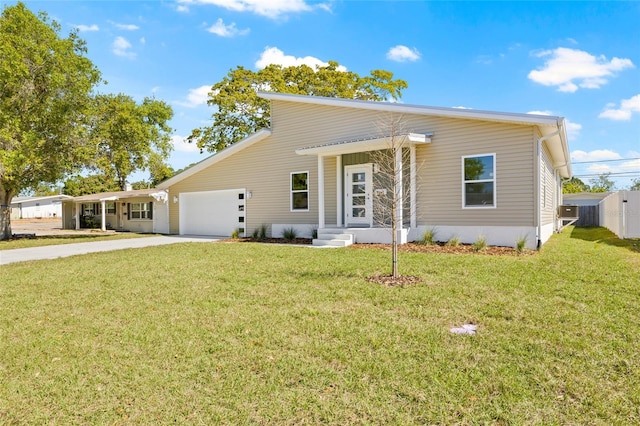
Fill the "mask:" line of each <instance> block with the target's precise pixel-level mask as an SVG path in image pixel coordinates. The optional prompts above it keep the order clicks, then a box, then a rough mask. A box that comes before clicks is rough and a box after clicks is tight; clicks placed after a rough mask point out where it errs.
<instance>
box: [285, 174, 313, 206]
mask: <svg viewBox="0 0 640 426" xmlns="http://www.w3.org/2000/svg"><path fill="white" fill-rule="evenodd" d="M289 181H290V184H291V211H292V212H295V211H309V172H293V173H291V177H290V179H289Z"/></svg>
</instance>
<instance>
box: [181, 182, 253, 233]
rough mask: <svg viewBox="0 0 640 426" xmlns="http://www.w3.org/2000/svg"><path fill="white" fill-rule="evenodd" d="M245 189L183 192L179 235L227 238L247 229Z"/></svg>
mask: <svg viewBox="0 0 640 426" xmlns="http://www.w3.org/2000/svg"><path fill="white" fill-rule="evenodd" d="M244 193H245V190H244V189H231V190H224V191H205V192H183V193H181V194H180V200H179V203H180V208H179V210H180V235H213V236H219V237H228V236H230V235H231V233H232V232H233V230H234V229H237V228H244V217H245V199H244V198H245V197H244Z"/></svg>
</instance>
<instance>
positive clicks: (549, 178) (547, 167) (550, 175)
mask: <svg viewBox="0 0 640 426" xmlns="http://www.w3.org/2000/svg"><path fill="white" fill-rule="evenodd" d="M555 196H556V181H555V176H554V172H553V166H552V164H551V159H550V154H549V151H548V149H547V147H546V144H545V145H544V146H543V149H542V158H541V161H540V213H541V216H542V220H541V224H542V225H547V224H549V223H552V222H553V221H554V219H555V217H556V210H555V203H554V198H555Z"/></svg>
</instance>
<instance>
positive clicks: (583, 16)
mask: <svg viewBox="0 0 640 426" xmlns="http://www.w3.org/2000/svg"><path fill="white" fill-rule="evenodd" d="M0 3H2V4H14V3H15V2H7V1H5V0H0ZM25 3H26V4H27V6H28V7H29V8H30V9H31V10H32V11H34V12H35V11H45V12H47V13H48V14H49V15H50V16H51V17H52V18H54V19H56V20H57V21H58V22H59V23H60V24H61V25H62V27H63V34H67V33H68V32H69V31H70V30H71V29H73V28H78V29H79V31H80V35H81V37H82V38H83V39H84V40H85V41H86V42H87V47H88V49H89V52H88V57H89V58H90V59H91V60H92V61H93V62H94V63H95V64H96V65H97V67H98V68H99V69H100V71H101V72H102V75H103V78H104V79H105V80H107V81H108V84H107V85H106V86H104V87H102V88H101V89H100V90H101V91H102V92H109V93H119V92H122V93H125V94H128V95H131V96H133V97H134V98H136V99H138V100H141V99H143V98H144V97H145V96H155V97H156V98H157V99H161V100H164V101H166V102H168V103H170V104H171V105H172V107H173V109H174V112H175V117H174V119H173V121H172V127H173V128H174V129H175V133H174V145H175V150H174V152H173V154H172V156H171V159H170V164H171V165H172V167H174V168H176V169H178V168H182V167H185V166H186V165H188V164H190V163H192V162H196V161H200V160H202V159H203V158H205V157H206V156H207V155H208V154H200V153H199V152H198V150H197V149H196V148H195V147H194V146H192V145H189V144H186V143H184V142H183V139H184V138H185V137H186V136H188V135H189V134H190V132H191V130H192V129H193V128H196V127H200V126H202V125H206V124H207V123H209V120H210V117H211V114H212V112H213V109H212V107H208V106H207V105H206V94H207V92H208V88H209V87H210V86H211V85H212V84H214V83H216V82H218V81H220V80H221V79H222V78H223V77H224V76H225V75H226V74H227V72H228V71H229V70H230V69H233V68H235V67H236V66H238V65H242V66H244V67H245V68H249V69H254V70H257V69H259V68H261V67H263V66H264V65H265V64H268V63H281V64H283V65H293V64H300V63H307V64H310V65H313V64H320V63H326V62H327V61H329V60H335V61H338V62H339V63H340V64H341V65H343V66H345V67H346V68H347V69H349V70H351V71H355V72H357V73H359V74H360V75H366V74H368V73H369V72H370V71H371V70H373V69H385V70H389V71H392V72H393V73H394V74H395V77H396V78H401V79H404V80H406V81H407V82H408V84H409V88H408V89H406V90H405V91H404V92H403V97H402V100H401V102H404V103H409V104H419V105H429V106H443V107H464V108H474V109H482V110H494V111H504V112H519V113H527V112H536V113H545V114H552V115H560V116H563V117H566V119H567V120H568V133H569V148H570V151H571V155H572V161H573V172H574V175H576V176H577V177H580V178H581V179H582V180H583V181H585V182H586V183H589V180H590V179H591V177H593V175H597V174H599V173H605V172H611V173H612V177H613V178H615V180H616V183H617V186H618V189H623V188H625V187H627V186H629V184H630V180H631V178H639V177H640V25H638V23H639V22H640V2H635V1H631V2H487V3H485V2H423V1H349V0H326V1H310V0H179V1H146V2H145V1H26V2H25ZM592 161H597V162H592ZM145 177H146V174H142V175H139V176H134V177H132V180H138V179H139V178H145Z"/></svg>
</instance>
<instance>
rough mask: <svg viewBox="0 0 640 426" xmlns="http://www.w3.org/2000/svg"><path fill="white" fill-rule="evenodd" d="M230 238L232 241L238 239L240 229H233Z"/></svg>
mask: <svg viewBox="0 0 640 426" xmlns="http://www.w3.org/2000/svg"><path fill="white" fill-rule="evenodd" d="M231 238H233V239H234V240H237V239H238V238H240V229H238V228H236V229H234V230H233V232H231Z"/></svg>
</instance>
